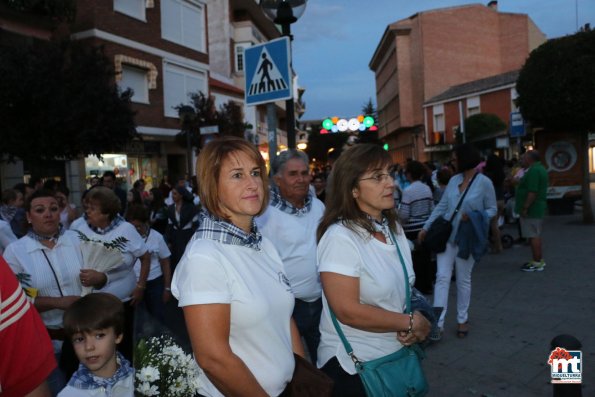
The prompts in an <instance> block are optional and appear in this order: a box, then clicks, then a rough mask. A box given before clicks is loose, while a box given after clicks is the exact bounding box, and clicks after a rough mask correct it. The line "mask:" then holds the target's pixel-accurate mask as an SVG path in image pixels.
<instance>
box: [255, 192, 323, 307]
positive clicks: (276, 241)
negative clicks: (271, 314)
mask: <svg viewBox="0 0 595 397" xmlns="http://www.w3.org/2000/svg"><path fill="white" fill-rule="evenodd" d="M323 213H324V204H322V201H320V200H318V199H317V198H315V197H314V198H313V200H312V208H311V209H310V211H309V212H308V213H306V214H304V215H302V216H297V215H292V214H288V213H286V212H283V211H281V210H280V209H278V208H275V207H272V206H269V207H268V208H267V210H266V212H265V213H264V214H262V215H261V216H259V217H257V218H256V224H257V225H258V230H260V232H261V233H262V235H263V236H265V237H267V238H268V239H269V240H271V241H272V243H273V245H274V246H275V248H276V249H277V252H278V253H279V256H280V257H281V260H282V261H283V265H284V266H285V273H286V274H287V277H288V278H289V282H290V283H291V290H292V291H293V294H294V295H295V297H296V298H299V299H301V300H304V301H306V302H313V301H315V300H317V299H320V296H321V295H322V286H321V285H320V277H319V275H318V270H317V268H316V228H317V227H318V223H319V222H320V219H321V218H322V214H323Z"/></svg>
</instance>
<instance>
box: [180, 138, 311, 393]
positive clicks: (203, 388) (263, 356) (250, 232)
mask: <svg viewBox="0 0 595 397" xmlns="http://www.w3.org/2000/svg"><path fill="white" fill-rule="evenodd" d="M196 168H197V174H198V178H199V181H200V183H199V186H200V199H201V202H202V204H203V208H204V210H203V211H202V212H201V223H200V227H199V228H198V230H197V231H196V234H195V235H194V237H193V240H192V242H191V243H190V245H189V247H188V249H187V251H186V253H185V255H184V257H183V258H182V260H181V261H180V264H179V265H178V268H177V269H176V271H175V273H174V278H173V283H172V292H173V294H174V296H175V297H176V298H177V299H178V300H179V304H180V306H182V307H183V310H184V316H185V318H186V326H187V328H188V333H189V335H190V340H191V342H192V348H193V350H194V355H195V357H196V360H197V362H198V364H199V366H200V367H201V368H202V370H203V371H202V372H201V375H200V390H199V393H200V394H202V395H204V396H208V397H214V396H223V395H225V396H229V395H233V396H263V397H264V396H279V395H280V394H281V393H282V392H283V391H284V389H285V387H286V385H287V383H288V382H289V381H290V380H291V378H292V373H293V370H294V365H295V361H294V357H293V353H292V350H293V351H295V352H296V353H298V354H300V355H303V348H302V346H301V341H300V339H299V333H298V331H297V328H296V326H295V324H294V323H293V321H292V319H291V313H292V310H293V306H294V297H293V294H292V293H291V287H290V285H289V282H288V279H287V276H286V275H285V272H284V269H283V263H282V262H281V259H280V258H279V256H278V254H277V251H276V250H275V247H274V246H273V245H272V243H271V242H270V241H269V240H267V239H266V238H263V237H262V236H261V234H260V233H259V232H258V230H257V227H256V223H255V222H254V216H255V215H259V214H261V213H262V212H263V211H264V210H265V208H266V205H267V202H268V190H267V189H265V186H267V177H266V168H265V163H264V161H263V159H262V157H261V156H260V153H258V151H257V150H256V148H255V147H254V145H252V144H250V143H248V142H247V141H245V140H243V139H240V138H234V137H225V138H221V139H218V140H214V141H211V142H210V143H209V144H208V145H207V146H206V147H205V148H204V149H203V150H202V151H201V152H200V155H199V157H198V161H197V164H196Z"/></svg>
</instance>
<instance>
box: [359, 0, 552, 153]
mask: <svg viewBox="0 0 595 397" xmlns="http://www.w3.org/2000/svg"><path fill="white" fill-rule="evenodd" d="M544 41H545V35H544V34H543V33H542V32H541V31H540V30H539V28H537V26H536V25H535V24H534V23H533V21H531V19H530V18H529V17H528V16H527V15H525V14H513V13H503V12H499V11H498V9H497V2H496V1H492V2H490V4H489V5H488V6H485V5H481V4H470V5H464V6H458V7H449V8H442V9H436V10H430V11H424V12H420V13H417V14H414V15H412V16H410V17H409V18H406V19H402V20H399V21H396V22H394V23H392V24H390V25H388V26H387V28H386V30H385V32H384V34H383V36H382V38H381V40H380V42H379V44H378V46H377V48H376V51H375V52H374V55H373V56H372V59H371V60H370V63H369V66H370V69H371V70H372V71H373V72H374V73H375V78H376V98H377V109H378V123H379V128H380V132H379V136H380V138H382V139H384V140H385V141H386V142H387V143H388V144H389V148H390V149H389V150H390V151H391V154H392V156H393V159H394V160H395V162H403V161H404V160H405V159H406V158H414V159H418V160H422V161H423V160H428V159H430V158H431V156H430V155H429V152H427V151H426V147H427V146H430V145H431V144H432V143H433V142H432V137H433V133H434V132H439V133H440V132H442V133H444V129H441V128H444V127H442V126H441V125H439V124H438V125H437V127H439V128H438V129H437V130H428V126H427V120H425V118H424V111H423V104H424V103H426V102H427V101H428V100H429V99H431V98H433V97H435V96H437V95H439V94H441V93H443V92H445V91H446V90H448V89H449V88H450V87H453V86H456V85H459V84H463V83H467V82H470V81H475V80H480V79H483V78H487V77H490V76H496V75H499V74H502V73H506V72H510V71H514V70H518V69H520V68H521V67H522V65H523V64H524V62H525V59H526V58H527V56H528V54H529V52H531V50H533V49H534V48H536V47H537V46H539V45H540V44H541V43H543V42H544ZM432 153H435V152H432Z"/></svg>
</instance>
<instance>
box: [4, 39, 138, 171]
mask: <svg viewBox="0 0 595 397" xmlns="http://www.w3.org/2000/svg"><path fill="white" fill-rule="evenodd" d="M0 54H2V55H1V56H0V76H2V78H1V79H0V141H1V142H2V144H1V145H0V157H2V156H7V157H8V159H9V160H13V159H14V158H15V157H16V158H20V159H23V160H33V161H35V160H38V159H54V158H56V157H60V158H67V159H72V158H76V157H78V156H80V155H89V154H94V155H98V156H99V155H101V154H103V153H108V152H113V151H119V150H122V149H123V148H124V146H125V145H126V144H127V143H128V142H130V141H131V140H132V139H133V138H135V137H136V136H137V134H136V128H135V125H134V112H133V111H132V110H131V107H130V97H131V94H132V93H131V92H130V91H126V92H123V93H121V92H119V90H118V87H117V85H116V84H115V83H114V71H113V69H112V66H111V62H110V61H109V60H108V59H107V58H106V57H105V55H104V54H103V52H102V50H101V49H100V48H96V47H91V46H89V45H85V44H82V43H80V42H70V41H64V42H60V43H58V42H38V41H36V42H34V43H33V44H32V45H29V46H22V45H21V46H14V45H13V46H8V45H5V46H2V47H0Z"/></svg>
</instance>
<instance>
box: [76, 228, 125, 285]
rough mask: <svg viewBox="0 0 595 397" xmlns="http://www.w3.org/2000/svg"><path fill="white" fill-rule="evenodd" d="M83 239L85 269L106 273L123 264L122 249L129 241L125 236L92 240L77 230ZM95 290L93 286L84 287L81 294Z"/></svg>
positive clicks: (82, 248)
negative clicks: (106, 239)
mask: <svg viewBox="0 0 595 397" xmlns="http://www.w3.org/2000/svg"><path fill="white" fill-rule="evenodd" d="M77 233H78V235H79V239H80V240H81V245H80V247H81V252H82V254H83V263H84V266H85V269H92V270H96V271H98V272H102V273H105V272H107V271H109V270H111V269H113V268H115V267H117V266H119V265H121V264H122V262H123V260H124V258H123V256H122V250H123V249H124V246H125V245H126V243H127V242H128V240H127V239H126V238H125V237H118V238H117V239H115V240H112V241H100V240H92V239H90V238H89V237H87V236H86V235H85V234H84V233H81V232H79V231H77ZM91 292H93V287H83V289H82V294H81V296H85V295H87V294H90V293H91Z"/></svg>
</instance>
